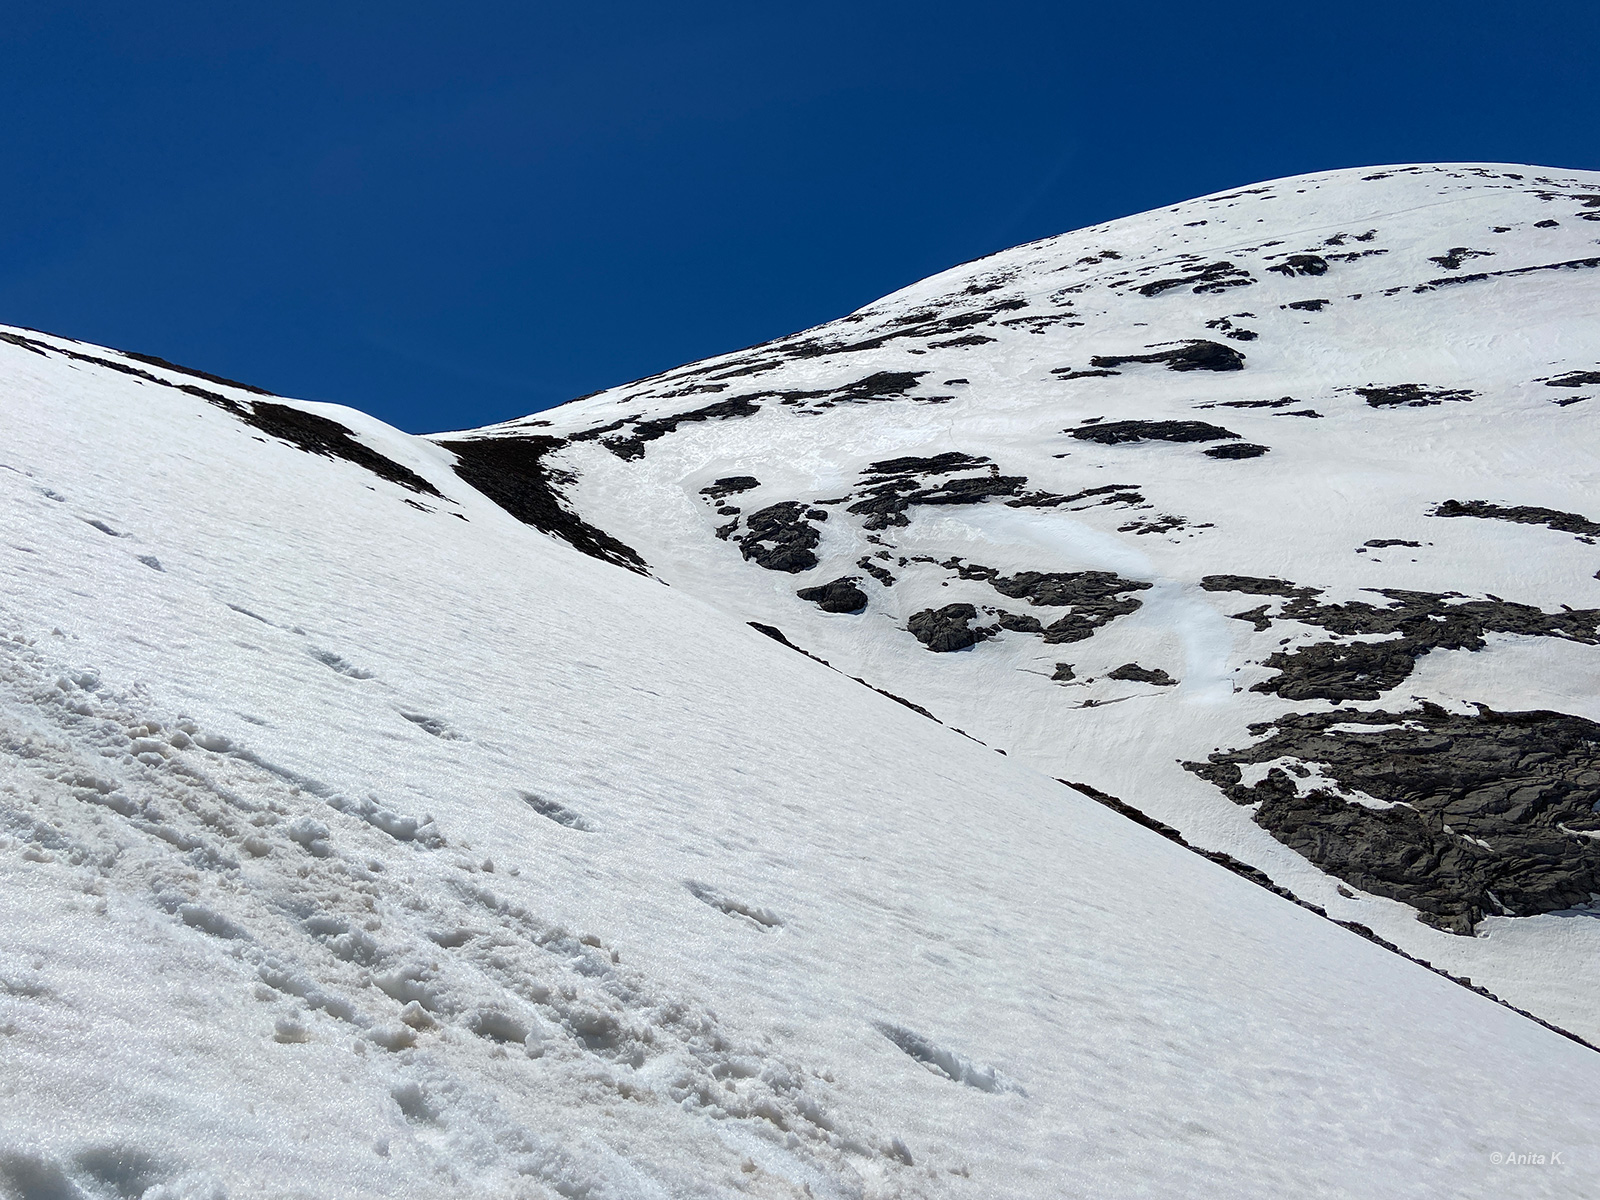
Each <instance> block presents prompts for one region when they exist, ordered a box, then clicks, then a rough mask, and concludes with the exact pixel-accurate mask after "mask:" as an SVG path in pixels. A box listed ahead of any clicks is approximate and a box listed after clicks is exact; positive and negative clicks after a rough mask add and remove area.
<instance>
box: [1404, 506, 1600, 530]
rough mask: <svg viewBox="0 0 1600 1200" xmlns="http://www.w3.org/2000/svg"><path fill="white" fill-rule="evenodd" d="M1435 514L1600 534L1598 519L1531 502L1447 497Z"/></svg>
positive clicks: (1437, 515)
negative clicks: (1516, 502)
mask: <svg viewBox="0 0 1600 1200" xmlns="http://www.w3.org/2000/svg"><path fill="white" fill-rule="evenodd" d="M1433 515H1434V516H1436V517H1481V518H1483V519H1485V520H1493V521H1511V522H1514V523H1515V524H1518V525H1544V526H1547V527H1548V528H1550V529H1555V530H1558V531H1559V532H1561V533H1575V534H1578V535H1579V536H1582V537H1597V536H1600V521H1591V520H1589V518H1588V517H1585V516H1581V515H1579V514H1578V513H1569V512H1561V511H1560V510H1559V509H1554V508H1538V507H1535V506H1534V505H1531V504H1514V505H1505V504H1490V503H1488V502H1487V501H1485V500H1446V501H1445V502H1444V503H1443V504H1441V505H1439V507H1438V508H1436V509H1434V510H1433Z"/></svg>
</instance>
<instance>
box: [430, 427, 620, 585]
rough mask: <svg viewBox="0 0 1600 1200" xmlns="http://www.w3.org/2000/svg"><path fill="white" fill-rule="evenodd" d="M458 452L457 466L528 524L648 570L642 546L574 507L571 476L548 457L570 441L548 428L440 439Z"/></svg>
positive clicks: (610, 559)
mask: <svg viewBox="0 0 1600 1200" xmlns="http://www.w3.org/2000/svg"><path fill="white" fill-rule="evenodd" d="M439 444H440V445H441V446H443V447H444V448H445V449H446V450H449V451H450V452H451V453H453V454H454V455H455V456H456V463H455V471H456V474H457V475H459V476H461V478H462V479H463V480H465V481H466V482H467V483H469V484H471V485H472V486H473V487H475V488H477V489H478V490H479V491H480V492H482V493H483V494H484V495H485V496H487V497H488V498H489V499H491V500H493V501H494V502H495V503H496V504H498V505H499V506H500V507H501V508H503V509H505V510H506V511H507V512H508V513H510V514H511V515H512V516H513V517H515V518H516V519H517V520H519V521H521V522H522V523H523V524H525V525H532V526H533V527H534V528H535V529H542V530H543V531H544V532H545V533H548V534H553V535H554V536H555V537H558V538H560V539H561V540H562V541H564V542H566V543H567V544H568V545H569V546H572V547H573V548H574V549H577V550H581V551H583V553H585V554H587V555H589V556H591V557H592V558H598V559H600V560H601V561H603V562H609V563H615V564H616V565H617V566H620V567H627V568H628V570H630V571H638V572H640V573H641V574H642V573H644V566H645V564H644V559H642V558H640V557H639V553H638V551H636V550H634V549H633V547H631V546H629V545H626V544H625V543H623V542H620V541H618V540H617V539H616V538H614V537H612V536H611V535H610V534H609V533H607V532H605V530H603V529H598V528H596V527H595V526H593V525H590V524H589V523H588V522H587V521H585V520H583V519H582V518H581V517H579V516H577V514H575V513H573V512H571V511H569V510H568V509H567V508H566V506H565V505H563V504H562V503H561V496H560V493H559V492H558V491H557V490H556V485H557V484H558V483H564V482H566V481H567V480H566V477H565V476H563V475H562V474H561V473H560V472H558V471H553V470H552V469H551V468H549V467H547V466H546V465H545V463H544V458H545V456H546V455H548V454H549V453H551V452H552V451H554V450H558V449H560V448H561V447H562V446H564V445H565V444H566V443H565V442H563V441H562V440H561V439H560V438H556V437H548V436H546V435H543V434H531V435H527V436H522V437H495V438H473V439H470V440H467V441H459V442H440V443H439Z"/></svg>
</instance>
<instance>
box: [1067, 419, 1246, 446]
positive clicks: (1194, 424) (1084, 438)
mask: <svg viewBox="0 0 1600 1200" xmlns="http://www.w3.org/2000/svg"><path fill="white" fill-rule="evenodd" d="M1066 432H1067V433H1069V434H1071V436H1073V437H1075V438H1077V439H1078V441H1080V442H1098V443H1100V444H1101V445H1102V446H1117V445H1121V444H1122V443H1123V442H1152V441H1154V442H1216V441H1221V440H1222V439H1224V438H1237V437H1238V436H1239V435H1238V434H1237V433H1234V432H1233V431H1232V430H1231V429H1224V428H1223V427H1222V426H1220V425H1211V424H1208V423H1207V422H1205V421H1106V422H1105V423H1103V424H1098V425H1084V426H1082V427H1081V428H1078V429H1069V430H1067V431H1066Z"/></svg>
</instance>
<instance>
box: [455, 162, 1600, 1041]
mask: <svg viewBox="0 0 1600 1200" xmlns="http://www.w3.org/2000/svg"><path fill="white" fill-rule="evenodd" d="M1597 312H1600V175H1594V174H1586V173H1581V172H1578V173H1574V172H1552V171H1548V170H1545V169H1542V168H1531V167H1499V166H1419V167H1399V168H1385V169H1382V170H1368V171H1341V172H1332V173H1328V174H1322V175H1312V176H1304V177H1300V178H1295V179H1288V180H1282V181H1278V182H1276V183H1269V184H1264V185H1261V186H1259V187H1252V188H1247V189H1244V190H1242V191H1238V192H1233V193H1229V194H1225V195H1217V196H1210V197H1205V198H1203V199H1199V200H1195V201H1191V202H1189V203H1185V204H1180V205H1176V206H1174V207H1172V208H1169V209H1164V210H1161V211H1158V212H1152V213H1147V214H1143V215H1141V216H1136V217H1130V218H1127V219H1125V220H1120V221H1114V222H1111V223H1109V224H1107V225H1103V226H1097V227H1094V228H1091V229H1086V230H1080V231H1078V232H1075V233H1069V234H1064V235H1062V236H1060V237H1056V238H1052V239H1049V240H1047V241H1043V242H1038V243H1035V244H1032V245H1028V246H1022V247H1019V248H1017V249H1015V250H1011V251H1007V252H1005V253H1002V254H997V255H994V256H992V257H990V258H987V259H983V260H981V261H978V262H975V263H970V264H967V265H965V266H962V267H957V268H955V269H953V270H951V271H947V272H945V273H943V274H941V275H937V276H934V277H933V278H931V279H928V280H925V281H923V282H921V283H918V284H916V285H914V286H912V287H909V288H906V289H905V290H903V291H901V292H898V293H895V294H894V295H892V296H889V297H887V298H886V299H884V300H882V301H880V302H878V303H876V304H873V305H871V306H869V307H868V308H866V309H863V310H861V311H860V312H857V313H854V314H851V315H850V316H848V317H845V318H843V319H842V320H839V321H835V322H833V323H831V324H829V325H825V326H822V327H820V328H818V329H814V330H810V331H808V332H805V333H802V334H797V335H794V336H793V337H789V338H784V339H781V340H779V341H777V342H773V343H771V344H769V345H765V346H759V347H755V348H753V349H751V350H747V351H742V352H740V353H737V354H733V355H727V356H724V357H721V358H718V359H712V360H708V361H707V362H705V363H701V364H695V365H693V366H689V367H684V368H680V369H677V370H674V371H669V372H667V373H665V374H663V375H661V376H658V377H656V378H653V379H648V380H643V381H641V382H639V383H636V384H631V385H628V386H625V387H621V388H617V389H614V390H613V391H610V392H606V393H602V394H599V395H596V396H594V397H591V398H587V399H584V400H580V401H575V402H573V403H571V404H568V405H566V406H564V407H562V408H560V409H558V410H555V411H554V412H551V413H546V414H541V415H540V416H539V417H537V418H531V419H529V420H526V421H521V422H513V423H511V424H510V425H507V426H501V427H497V428H495V429H491V430H486V431H479V433H477V434H472V435H452V436H450V437H447V438H446V441H448V442H450V443H451V444H453V445H456V446H457V449H463V450H465V451H467V452H468V453H467V458H468V459H469V461H470V460H471V459H472V454H473V453H479V454H482V453H484V451H483V447H484V446H485V443H484V442H482V441H467V442H463V439H464V438H484V437H490V438H493V439H494V443H493V444H495V445H496V446H498V447H499V448H500V449H501V450H502V452H504V449H505V447H507V446H511V445H517V444H522V445H524V446H525V447H526V448H527V452H528V455H529V457H530V458H531V457H533V456H535V455H537V456H538V461H539V462H540V463H542V465H543V468H544V469H546V470H547V471H551V472H567V473H568V474H567V476H565V478H567V479H568V480H570V481H571V482H570V483H569V485H568V486H567V487H566V489H565V491H566V495H567V496H568V498H569V504H570V506H571V507H572V509H573V510H574V511H575V512H576V513H577V514H578V515H579V516H581V517H582V518H583V520H584V521H586V522H587V523H588V524H589V525H590V526H592V527H594V528H595V529H598V530H602V531H604V532H605V533H606V534H609V535H612V537H613V538H614V539H616V540H617V541H619V542H621V543H624V544H625V545H626V547H630V548H631V549H632V551H633V552H635V554H636V557H637V559H638V560H641V561H643V562H645V563H647V564H648V567H649V570H650V572H651V573H653V574H654V575H655V576H657V577H658V578H660V579H662V580H664V581H665V582H667V583H670V584H671V585H673V586H674V587H675V588H680V589H685V590H688V591H691V592H693V593H694V594H695V595H697V596H700V597H701V598H703V599H705V600H707V601H708V602H710V603H712V604H714V605H716V606H717V607H719V608H721V609H723V610H724V611H726V612H728V613H730V614H732V615H735V616H737V617H739V618H741V619H748V620H754V621H759V622H761V623H763V624H766V625H770V626H774V627H776V628H778V629H780V630H781V631H782V632H783V633H784V634H785V635H786V636H787V637H788V638H789V640H790V641H791V642H793V643H794V644H795V645H797V646H799V647H801V648H803V649H805V650H807V651H809V652H811V653H813V654H815V655H816V656H818V657H820V658H823V659H826V660H827V661H829V662H830V663H831V664H833V665H834V666H835V667H837V668H839V669H840V670H842V671H844V672H846V673H847V674H849V675H852V676H859V677H861V678H863V679H866V680H867V681H869V682H870V683H872V684H874V685H876V686H879V687H882V688H885V689H886V690H889V691H892V692H894V693H896V694H899V695H901V696H904V697H906V698H908V699H909V700H912V701H914V702H915V703H917V704H919V705H922V706H923V707H925V708H926V709H928V710H929V711H930V712H931V713H932V714H933V715H934V716H935V717H937V718H939V719H940V720H942V721H944V722H946V723H947V724H949V725H952V726H956V727H958V728H960V729H963V730H965V731H966V732H967V733H969V734H971V735H972V736H974V737H976V738H978V739H980V740H982V741H983V742H984V743H986V744H988V745H991V746H994V747H998V748H1003V749H1004V750H1006V751H1007V752H1008V753H1009V754H1010V755H1012V756H1014V757H1017V758H1021V759H1023V760H1024V761H1026V762H1029V763H1031V764H1033V765H1035V766H1037V767H1038V768H1040V769H1041V770H1043V771H1045V772H1047V773H1048V774H1051V775H1055V776H1060V777H1063V778H1067V779H1072V780H1075V781H1079V782H1083V783H1086V784H1088V785H1090V786H1092V787H1094V788H1096V789H1100V790H1102V791H1105V792H1108V793H1112V794H1114V795H1115V796H1118V797H1120V798H1121V799H1122V800H1123V801H1125V802H1127V803H1129V804H1132V805H1134V806H1136V807H1138V808H1140V809H1142V810H1144V811H1145V812H1147V813H1149V814H1150V815H1151V816H1153V817H1156V818H1158V819H1159V820H1161V821H1164V822H1167V823H1169V824H1171V825H1173V826H1176V827H1177V828H1178V829H1180V830H1181V831H1182V832H1183V833H1184V834H1185V835H1187V836H1188V837H1189V838H1190V840H1192V841H1194V842H1196V843H1198V844H1200V845H1203V846H1205V847H1209V848H1212V849H1217V850H1221V851H1225V852H1227V853H1229V854H1232V855H1234V856H1236V857H1238V858H1240V859H1242V860H1244V861H1246V862H1249V863H1251V864H1253V865H1255V866H1256V867H1258V868H1260V869H1261V870H1263V871H1265V872H1266V874H1267V875H1268V876H1270V877H1271V879H1272V880H1274V881H1275V882H1276V883H1278V884H1279V885H1282V886H1285V887H1287V888H1289V889H1291V890H1293V891H1294V892H1295V893H1297V894H1298V895H1300V896H1301V897H1303V898H1304V899H1306V900H1307V901H1310V902H1313V903H1315V904H1317V905H1319V906H1322V907H1324V908H1326V909H1327V910H1328V911H1329V912H1330V913H1331V914H1332V915H1334V916H1336V917H1338V918H1340V919H1344V920H1352V921H1358V922H1361V923H1363V924H1366V925H1369V926H1371V927H1373V928H1374V929H1376V930H1377V931H1379V932H1380V933H1381V934H1382V935H1383V936H1384V937H1386V938H1388V939H1390V940H1392V941H1395V942H1398V943H1400V944H1401V945H1403V946H1405V947H1406V948H1407V949H1408V950H1410V951H1411V952H1412V953H1414V954H1417V955H1419V956H1421V957H1423V958H1426V959H1429V960H1431V961H1433V962H1436V963H1439V964H1441V965H1444V966H1446V967H1448V968H1449V969H1450V970H1452V971H1454V972H1456V973H1457V974H1460V975H1466V976H1471V977H1472V978H1474V979H1476V980H1478V981H1479V982H1480V983H1481V984H1485V985H1487V986H1488V987H1489V988H1490V989H1491V990H1493V991H1495V992H1496V993H1498V994H1500V995H1502V996H1505V997H1507V998H1509V999H1511V1000H1512V1001H1514V1002H1515V1003H1518V1004H1520V1005H1523V1006H1525V1007H1528V1008H1530V1009H1533V1010H1534V1011H1537V1012H1539V1013H1541V1014H1542V1015H1544V1016H1545V1017H1547V1018H1549V1019H1551V1020H1553V1021H1556V1022H1558V1023H1560V1024H1562V1025H1564V1026H1566V1027H1568V1028H1572V1029H1575V1030H1577V1031H1579V1032H1582V1033H1583V1034H1584V1035H1585V1036H1587V1037H1589V1038H1591V1039H1594V1040H1600V1005H1597V1003H1596V1001H1595V997H1596V996H1597V995H1600V967H1597V964H1600V921H1596V920H1595V919H1594V918H1593V916H1591V915H1589V910H1588V909H1587V908H1586V907H1585V906H1587V904H1588V903H1589V901H1590V898H1591V896H1592V894H1593V893H1595V892H1597V891H1600V842H1597V840H1596V839H1597V838H1600V817H1597V816H1596V814H1595V812H1594V807H1595V804H1596V802H1597V801H1600V725H1596V724H1595V722H1596V721H1600V700H1597V697H1600V689H1597V686H1596V685H1597V683H1600V655H1597V653H1596V650H1595V642H1596V637H1597V630H1600V582H1597V580H1596V568H1597V567H1600V554H1597V553H1596V550H1595V548H1594V542H1595V538H1596V536H1600V504H1597V502H1596V501H1595V499H1594V494H1595V483H1596V468H1597V463H1600V460H1597V457H1596V451H1595V446H1596V445H1597V438H1596V426H1595V422H1596V421H1597V420H1600V317H1597V316H1596V314H1597ZM519 439H523V440H522V441H521V442H520V443H519ZM526 439H532V440H526ZM487 462H488V460H487V459H485V463H486V464H487ZM500 465H501V466H503V467H504V466H510V465H513V464H510V463H509V461H507V462H502V463H501V464H500ZM930 651H942V652H935V653H930ZM952 651H953V652H952ZM1480 705H1484V706H1487V707H1488V710H1492V711H1487V712H1485V711H1482V710H1480V708H1479V707H1478V706H1480ZM1498 714H1512V715H1510V716H1501V715H1498ZM1517 714H1527V715H1517ZM1273 722H1276V724H1275V725H1274V724H1271V723H1273ZM1183 764H1189V766H1188V769H1185V767H1184V765H1183ZM1159 886H1160V885H1159V881H1156V880H1144V881H1137V880H1136V881H1130V887H1134V888H1139V887H1145V888H1151V889H1157V890H1158V889H1159ZM1419 914H1420V915H1421V916H1423V917H1424V918H1425V920H1426V921H1427V922H1429V923H1428V924H1423V923H1419V921H1418V920H1417V919H1416V918H1417V916H1418V915H1419ZM1464 935H1471V936H1464Z"/></svg>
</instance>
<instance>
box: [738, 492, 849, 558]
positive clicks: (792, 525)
mask: <svg viewBox="0 0 1600 1200" xmlns="http://www.w3.org/2000/svg"><path fill="white" fill-rule="evenodd" d="M827 515H828V514H827V513H825V512H823V511H822V510H821V509H817V508H810V509H808V508H807V507H806V506H805V505H804V504H801V503H800V502H799V501H798V500H784V501H782V502H780V503H778V504H769V505H768V506H767V507H766V508H763V509H758V510H757V511H755V512H753V513H751V514H750V515H749V516H748V517H746V518H745V530H746V532H745V535H744V536H743V537H741V538H735V539H734V540H735V541H737V542H738V543H739V545H740V547H741V549H742V550H743V552H744V556H745V558H746V559H749V560H751V561H753V562H754V563H755V564H756V565H757V566H759V567H765V568H766V569H767V570H769V571H787V572H789V573H790V574H794V573H796V572H799V571H809V570H810V569H811V568H812V567H814V566H816V565H817V556H816V555H815V554H813V553H812V550H813V549H814V548H815V546H816V545H817V543H818V542H820V541H821V540H822V535H821V534H819V533H818V532H817V530H816V528H815V527H814V526H813V525H812V524H811V521H813V520H822V519H825V518H826V517H827Z"/></svg>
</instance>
